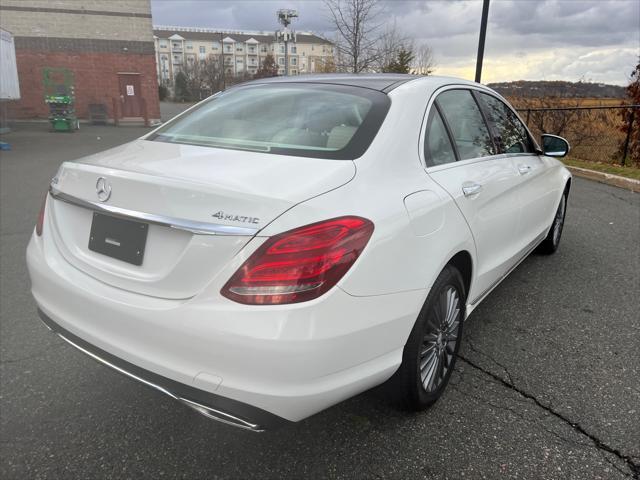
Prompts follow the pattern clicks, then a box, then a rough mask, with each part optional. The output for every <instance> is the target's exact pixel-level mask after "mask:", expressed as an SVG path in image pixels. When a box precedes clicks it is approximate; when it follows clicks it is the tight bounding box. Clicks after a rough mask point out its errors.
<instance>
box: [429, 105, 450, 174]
mask: <svg viewBox="0 0 640 480" xmlns="http://www.w3.org/2000/svg"><path fill="white" fill-rule="evenodd" d="M424 153H425V157H426V161H427V166H429V167H435V166H437V165H444V164H445V163H451V162H455V161H456V154H455V152H454V150H453V146H452V145H451V140H450V139H449V135H448V134H447V129H446V127H445V125H444V122H443V121H442V118H441V117H440V113H439V112H438V109H437V108H436V107H435V105H434V106H433V107H431V112H429V120H428V122H427V134H426V135H425V137H424Z"/></svg>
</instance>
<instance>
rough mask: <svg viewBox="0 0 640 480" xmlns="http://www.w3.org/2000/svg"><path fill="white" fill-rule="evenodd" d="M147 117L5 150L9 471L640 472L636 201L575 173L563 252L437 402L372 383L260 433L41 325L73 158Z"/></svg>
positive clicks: (514, 284) (481, 333) (542, 266)
mask: <svg viewBox="0 0 640 480" xmlns="http://www.w3.org/2000/svg"><path fill="white" fill-rule="evenodd" d="M145 131H146V130H145V129H143V128H134V127H128V128H125V127H122V128H114V127H83V128H82V129H81V130H80V131H79V132H76V133H73V134H54V133H48V132H47V126H46V125H45V124H38V125H30V126H26V125H24V126H19V127H18V128H17V129H16V131H14V132H12V133H10V134H9V135H7V136H6V137H5V139H4V140H5V141H8V142H10V143H11V145H12V148H13V150H12V151H10V152H2V153H1V154H0V253H1V256H0V293H1V297H0V316H1V323H0V354H1V355H0V357H1V359H0V360H1V364H0V374H1V378H0V386H1V392H0V395H1V396H0V428H1V430H0V441H1V443H0V449H1V450H0V477H1V478H3V479H27V478H50V479H67V478H118V479H120V478H136V479H139V478H150V479H157V478H198V479H200V478H209V479H217V478H243V479H244V478H295V479H298V478H305V477H310V478H398V479H409V478H452V479H457V478H473V479H476V478H489V479H492V478H531V479H537V478H545V479H552V478H558V479H566V478H575V479H595V478H600V479H618V478H629V477H633V475H634V472H635V475H636V478H638V475H639V474H640V354H639V350H640V315H638V311H639V309H640V304H639V300H638V298H639V294H640V242H639V239H640V195H638V194H634V193H631V192H628V191H625V190H621V189H618V188H615V187H609V186H605V185H601V184H598V183H594V182H591V181H586V180H581V179H575V180H574V184H573V188H572V192H571V196H570V202H569V209H568V213H567V223H566V226H565V230H564V236H563V240H562V244H561V246H560V249H559V251H558V252H557V254H556V255H554V256H551V257H545V256H540V255H536V254H534V255H532V256H531V257H529V258H528V259H527V260H526V261H525V262H524V263H523V264H522V265H521V266H520V267H519V268H518V269H517V270H516V271H514V272H513V273H512V274H511V276H510V277H509V278H508V279H507V280H505V281H504V282H503V283H502V284H501V286H499V287H498V288H497V289H496V290H495V291H494V292H493V293H492V294H491V295H490V296H489V298H488V299H487V300H486V301H485V302H484V303H483V304H482V305H481V306H480V307H479V308H478V309H477V310H476V311H475V312H474V313H473V315H472V316H471V318H470V320H469V322H468V323H467V325H466V327H465V328H466V331H465V341H464V343H463V345H462V348H461V360H460V361H459V362H458V364H457V367H456V371H455V372H454V375H453V377H452V380H451V384H450V386H449V388H448V390H447V392H446V393H445V395H444V397H443V398H442V399H441V400H440V401H439V402H438V403H437V404H436V405H435V406H434V407H433V408H432V409H431V410H429V411H427V412H423V413H419V414H407V413H403V412H399V411H397V410H395V409H394V408H393V407H391V406H390V405H388V404H387V402H386V401H385V400H384V399H383V398H381V396H380V395H379V394H378V393H377V392H375V391H374V392H367V393H364V394H362V395H359V396H357V397H355V398H353V399H351V400H348V401H346V402H343V403H341V404H339V405H337V406H335V407H333V408H330V409H328V410H326V411H324V412H322V413H319V414H317V415H315V416H313V417H311V418H309V419H307V420H305V421H303V422H300V423H298V424H295V425H292V426H289V427H286V428H284V429H282V430H278V431H273V432H267V433H264V434H254V433H249V432H245V431H240V430H236V429H233V428H232V427H227V426H225V425H221V424H218V423H215V422H212V421H209V420H207V419H205V418H204V417H201V416H199V415H198V414H196V413H194V412H192V411H190V410H188V409H187V408H186V407H183V406H181V405H178V404H177V403H174V402H173V401H172V400H170V399H168V398H166V397H164V396H162V395H160V394H158V393H157V392H154V391H152V390H149V389H147V388H145V387H143V386H140V385H138V384H135V383H133V382H131V381H130V380H128V379H126V378H124V377H122V376H121V375H119V374H117V373H115V372H112V371H111V370H109V369H107V368H105V367H103V366H100V365H98V364H97V363H96V362H94V361H93V360H91V359H90V358H87V357H85V356H84V355H82V354H81V353H78V352H76V351H75V350H73V349H71V348H70V347H69V346H67V345H66V344H65V343H64V342H63V341H62V340H60V339H58V338H57V337H55V336H54V335H53V334H51V333H50V332H49V331H48V330H47V329H46V328H44V327H43V326H42V324H41V323H40V321H39V320H38V318H37V315H36V308H35V304H34V302H33V301H32V299H31V296H30V293H29V279H28V276H27V271H26V266H25V260H24V252H25V248H26V245H27V242H28V239H29V236H30V235H31V232H32V230H33V225H34V224H35V221H36V216H37V213H38V210H39V208H40V203H41V201H42V198H43V195H44V193H45V190H46V188H47V186H48V183H49V180H50V178H51V177H52V175H53V174H54V173H55V171H56V169H57V166H58V165H59V163H60V162H62V161H64V160H68V159H74V158H78V157H80V156H82V155H86V154H89V153H93V152H96V151H99V150H103V149H106V148H108V147H111V146H115V145H117V144H120V143H123V142H125V141H128V140H130V139H133V138H135V137H137V136H139V135H141V134H143V133H144V132H145Z"/></svg>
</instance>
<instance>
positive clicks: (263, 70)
mask: <svg viewBox="0 0 640 480" xmlns="http://www.w3.org/2000/svg"><path fill="white" fill-rule="evenodd" d="M277 75H278V65H276V60H275V59H274V58H273V55H271V54H269V55H267V56H266V57H264V60H263V61H262V65H260V68H259V69H258V71H257V72H256V75H255V78H266V77H276V76H277Z"/></svg>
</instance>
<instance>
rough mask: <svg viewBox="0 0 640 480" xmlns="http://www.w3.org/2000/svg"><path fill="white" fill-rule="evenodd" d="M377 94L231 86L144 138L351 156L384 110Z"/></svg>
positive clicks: (371, 135)
mask: <svg viewBox="0 0 640 480" xmlns="http://www.w3.org/2000/svg"><path fill="white" fill-rule="evenodd" d="M389 104H390V101H389V98H388V97H387V96H386V95H385V94H384V93H382V92H378V91H374V90H369V89H365V88H358V87H346V86H340V85H323V84H300V85H290V84H289V85H254V86H246V87H236V88H232V89H230V90H228V91H226V92H224V93H222V94H219V95H216V96H214V97H212V98H211V99H209V100H208V101H205V102H203V103H201V104H200V105H199V106H198V107H197V108H196V109H194V110H192V111H191V112H189V113H188V114H187V115H184V116H182V117H180V118H177V119H176V120H174V121H172V122H169V123H168V124H167V125H165V126H163V127H162V128H160V129H159V130H158V131H157V132H156V133H154V134H153V135H151V136H150V137H149V138H148V140H152V141H161V142H169V143H180V144H189V145H201V146H208V147H217V148H229V149H233V150H251V151H256V152H265V153H273V154H280V155H295V156H304V157H315V158H327V159H354V158H357V157H359V156H360V155H362V154H363V153H364V151H365V150H366V149H367V148H368V146H369V145H370V143H371V141H372V140H373V138H374V137H375V135H376V133H377V131H378V129H379V127H380V125H381V124H382V121H383V120H384V117H385V115H386V113H387V110H388V108H389Z"/></svg>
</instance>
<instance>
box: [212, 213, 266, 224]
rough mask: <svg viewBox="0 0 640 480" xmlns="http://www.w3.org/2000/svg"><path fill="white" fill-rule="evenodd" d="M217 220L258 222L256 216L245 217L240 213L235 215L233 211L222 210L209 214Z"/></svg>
mask: <svg viewBox="0 0 640 480" xmlns="http://www.w3.org/2000/svg"><path fill="white" fill-rule="evenodd" d="M211 216H212V217H214V218H217V219H219V220H226V221H227V222H240V223H253V224H257V223H260V219H259V218H258V217H245V216H242V215H235V214H233V213H224V212H223V211H222V210H220V211H219V212H216V213H214V214H212V215H211Z"/></svg>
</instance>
